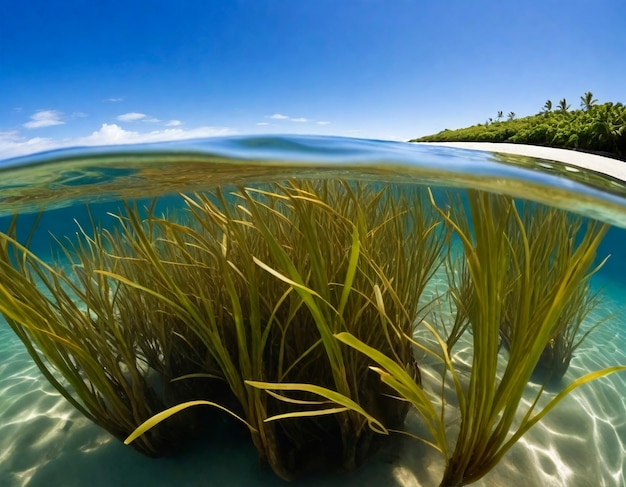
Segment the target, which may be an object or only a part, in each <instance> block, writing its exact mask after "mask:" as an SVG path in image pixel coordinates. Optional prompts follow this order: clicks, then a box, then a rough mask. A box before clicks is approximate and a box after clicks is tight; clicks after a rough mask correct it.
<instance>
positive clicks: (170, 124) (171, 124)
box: [165, 120, 183, 127]
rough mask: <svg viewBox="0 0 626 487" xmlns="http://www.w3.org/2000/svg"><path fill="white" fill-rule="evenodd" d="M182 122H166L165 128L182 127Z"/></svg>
mask: <svg viewBox="0 0 626 487" xmlns="http://www.w3.org/2000/svg"><path fill="white" fill-rule="evenodd" d="M182 123H183V122H181V121H180V120H170V121H169V122H167V123H166V124H165V126H166V127H178V126H179V125H182Z"/></svg>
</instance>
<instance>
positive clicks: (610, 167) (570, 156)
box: [416, 142, 626, 181]
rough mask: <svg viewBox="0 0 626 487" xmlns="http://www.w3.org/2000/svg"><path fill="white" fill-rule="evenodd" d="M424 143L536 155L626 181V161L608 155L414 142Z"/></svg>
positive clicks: (518, 146)
mask: <svg viewBox="0 0 626 487" xmlns="http://www.w3.org/2000/svg"><path fill="white" fill-rule="evenodd" d="M416 143H417V144H424V145H439V146H442V147H455V148H457V149H470V150H481V151H487V152H499V153H501V154H516V155H520V156H528V157H537V158H540V159H548V160H551V161H558V162H562V163H564V164H567V165H569V166H578V167H582V168H585V169H591V170H592V171H596V172H599V173H602V174H606V175H608V176H611V177H614V178H616V179H620V180H622V181H626V163H625V162H622V161H618V160H616V159H611V158H610V157H604V156H598V155H595V154H589V153H587V152H579V151H575V150H568V149H558V148H556V147H541V146H538V145H526V144H506V143H498V142H416Z"/></svg>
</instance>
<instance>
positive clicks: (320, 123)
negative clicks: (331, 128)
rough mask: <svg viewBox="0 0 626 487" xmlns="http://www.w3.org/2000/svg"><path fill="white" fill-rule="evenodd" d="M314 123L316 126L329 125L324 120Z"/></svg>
mask: <svg viewBox="0 0 626 487" xmlns="http://www.w3.org/2000/svg"><path fill="white" fill-rule="evenodd" d="M315 123H316V124H318V125H330V122H327V121H326V120H319V121H317V122H315Z"/></svg>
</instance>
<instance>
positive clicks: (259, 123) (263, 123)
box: [257, 122, 269, 126]
mask: <svg viewBox="0 0 626 487" xmlns="http://www.w3.org/2000/svg"><path fill="white" fill-rule="evenodd" d="M257 125H261V126H265V125H269V122H257Z"/></svg>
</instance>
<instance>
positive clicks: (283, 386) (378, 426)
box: [246, 380, 388, 434]
mask: <svg viewBox="0 0 626 487" xmlns="http://www.w3.org/2000/svg"><path fill="white" fill-rule="evenodd" d="M246 384H248V385H249V386H251V387H255V388H257V389H263V390H273V391H299V392H310V393H312V394H316V395H318V396H322V397H325V398H326V399H328V400H329V401H332V402H334V403H336V404H339V405H341V406H343V407H344V408H346V410H351V411H354V412H356V413H359V414H360V415H361V416H363V417H364V418H365V419H366V420H367V422H368V424H369V426H370V428H372V430H374V431H376V432H377V433H381V434H388V430H387V428H385V426H384V425H383V424H382V423H381V422H380V421H379V420H377V419H376V418H375V417H374V416H372V415H371V414H369V413H368V412H366V411H365V410H364V409H363V408H362V407H361V406H360V405H359V404H358V403H356V402H355V401H353V400H352V399H350V398H349V397H346V396H345V395H343V394H341V393H339V392H336V391H333V390H331V389H328V388H326V387H321V386H316V385H314V384H288V383H272V382H259V381H251V380H247V381H246Z"/></svg>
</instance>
